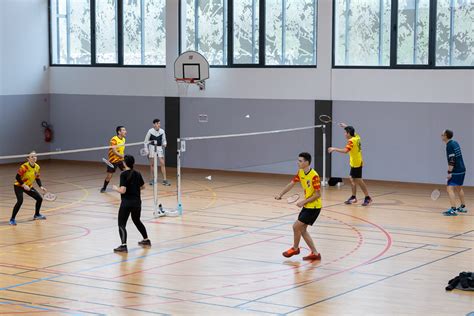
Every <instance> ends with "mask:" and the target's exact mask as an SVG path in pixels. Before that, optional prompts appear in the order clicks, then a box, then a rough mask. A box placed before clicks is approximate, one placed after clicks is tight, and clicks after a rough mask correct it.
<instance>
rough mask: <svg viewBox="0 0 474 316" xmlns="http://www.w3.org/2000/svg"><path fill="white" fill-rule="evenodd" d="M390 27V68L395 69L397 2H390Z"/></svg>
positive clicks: (396, 0) (395, 0)
mask: <svg viewBox="0 0 474 316" xmlns="http://www.w3.org/2000/svg"><path fill="white" fill-rule="evenodd" d="M391 10H392V12H391V19H392V22H391V24H392V27H391V28H390V30H391V31H390V67H391V68H395V67H396V66H397V64H398V61H397V50H398V0H392V8H391Z"/></svg>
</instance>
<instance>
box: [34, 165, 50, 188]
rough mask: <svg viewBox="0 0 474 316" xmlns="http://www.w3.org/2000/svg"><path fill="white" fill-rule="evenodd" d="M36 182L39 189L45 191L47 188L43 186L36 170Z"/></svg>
mask: <svg viewBox="0 0 474 316" xmlns="http://www.w3.org/2000/svg"><path fill="white" fill-rule="evenodd" d="M36 183H37V184H38V186H39V187H40V189H41V190H42V191H43V192H46V191H48V190H46V188H45V187H44V186H43V184H42V183H41V178H40V172H39V170H38V173H37V174H36Z"/></svg>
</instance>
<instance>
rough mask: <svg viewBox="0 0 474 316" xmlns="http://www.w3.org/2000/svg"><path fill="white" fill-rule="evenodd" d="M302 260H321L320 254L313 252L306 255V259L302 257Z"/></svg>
mask: <svg viewBox="0 0 474 316" xmlns="http://www.w3.org/2000/svg"><path fill="white" fill-rule="evenodd" d="M303 260H311V261H313V260H321V254H320V253H318V254H315V253H314V252H312V253H310V254H309V255H307V256H306V257H303Z"/></svg>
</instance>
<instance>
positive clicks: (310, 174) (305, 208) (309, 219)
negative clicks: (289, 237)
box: [275, 153, 322, 260]
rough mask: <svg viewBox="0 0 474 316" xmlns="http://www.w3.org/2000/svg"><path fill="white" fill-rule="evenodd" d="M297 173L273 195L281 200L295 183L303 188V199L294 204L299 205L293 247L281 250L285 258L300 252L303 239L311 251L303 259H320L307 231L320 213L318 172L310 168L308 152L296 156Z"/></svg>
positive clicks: (294, 225)
mask: <svg viewBox="0 0 474 316" xmlns="http://www.w3.org/2000/svg"><path fill="white" fill-rule="evenodd" d="M298 169H299V170H298V174H297V175H296V176H295V177H294V178H293V180H291V182H290V183H289V184H288V185H287V186H286V187H285V188H284V189H283V191H282V192H281V193H280V194H278V195H277V196H275V199H277V200H281V198H282V197H283V195H285V194H286V193H288V192H289V191H290V190H291V189H292V188H293V187H294V186H295V184H296V183H298V182H299V183H300V184H301V187H302V188H303V190H304V200H302V201H299V202H298V203H297V204H296V205H297V206H298V207H301V208H302V209H301V212H300V214H299V216H298V220H297V221H295V223H294V224H293V247H291V248H290V249H288V250H287V251H285V252H283V256H285V257H286V258H289V257H292V256H294V255H298V254H299V253H300V248H299V244H300V240H301V237H303V239H304V241H305V242H306V244H307V245H308V247H309V248H310V249H311V253H310V254H309V255H307V256H306V257H303V260H321V254H320V253H318V251H317V250H316V247H315V246H314V242H313V239H312V238H311V235H310V234H309V233H308V231H307V228H308V225H310V226H312V225H313V224H314V222H315V221H316V219H317V218H318V216H319V213H321V208H322V204H321V182H320V179H319V175H318V173H317V172H316V171H315V170H314V169H312V168H311V155H310V154H309V153H301V154H299V156H298Z"/></svg>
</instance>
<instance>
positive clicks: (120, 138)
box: [100, 126, 127, 193]
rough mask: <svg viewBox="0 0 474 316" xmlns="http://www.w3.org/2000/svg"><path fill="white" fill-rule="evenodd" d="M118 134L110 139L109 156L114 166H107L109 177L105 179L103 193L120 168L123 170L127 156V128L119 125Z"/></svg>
mask: <svg viewBox="0 0 474 316" xmlns="http://www.w3.org/2000/svg"><path fill="white" fill-rule="evenodd" d="M115 132H116V133H117V135H115V136H114V137H112V138H111V139H110V148H109V157H108V160H109V162H110V163H111V164H113V165H114V167H113V168H111V167H110V166H107V177H106V178H105V180H104V186H103V187H102V189H100V192H101V193H104V192H105V190H107V186H108V185H109V182H110V180H111V179H112V176H113V174H114V172H115V170H117V168H119V169H120V170H122V171H123V169H124V166H123V157H125V136H126V135H127V130H126V129H125V127H123V126H117V128H116V129H115Z"/></svg>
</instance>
